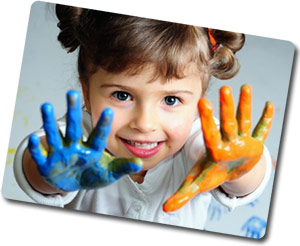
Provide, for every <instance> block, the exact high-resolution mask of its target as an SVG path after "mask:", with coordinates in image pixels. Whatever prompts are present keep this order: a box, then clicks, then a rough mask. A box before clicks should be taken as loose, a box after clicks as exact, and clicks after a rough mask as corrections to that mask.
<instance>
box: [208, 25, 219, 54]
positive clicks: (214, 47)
mask: <svg viewBox="0 0 300 246" xmlns="http://www.w3.org/2000/svg"><path fill="white" fill-rule="evenodd" d="M208 37H209V41H210V43H211V45H212V47H211V49H212V50H213V51H215V50H216V49H217V48H218V47H219V45H220V44H219V43H218V42H217V41H216V39H215V37H214V36H213V34H212V30H211V29H210V28H208Z"/></svg>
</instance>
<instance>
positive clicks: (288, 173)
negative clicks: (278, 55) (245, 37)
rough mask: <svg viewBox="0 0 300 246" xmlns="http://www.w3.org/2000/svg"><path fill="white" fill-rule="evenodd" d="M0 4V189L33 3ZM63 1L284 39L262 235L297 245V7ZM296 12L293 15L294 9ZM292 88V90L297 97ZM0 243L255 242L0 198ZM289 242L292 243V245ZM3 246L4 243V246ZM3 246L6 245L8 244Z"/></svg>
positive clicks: (265, 241) (281, 3) (256, 2)
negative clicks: (280, 109) (278, 128)
mask: <svg viewBox="0 0 300 246" xmlns="http://www.w3.org/2000/svg"><path fill="white" fill-rule="evenodd" d="M6 1H7V2H2V4H1V14H0V18H1V21H0V25H1V29H0V31H1V37H0V47H1V53H0V62H1V64H0V71H1V77H0V78H1V81H0V100H1V101H0V110H1V113H2V114H1V115H2V117H1V118H2V122H1V128H0V131H1V132H0V136H1V141H0V163H1V164H0V183H1V184H2V178H3V172H4V166H5V162H6V153H7V148H8V141H9V135H10V129H11V123H12V116H13V111H14V104H15V98H16V92H17V86H18V81H19V75H20V71H21V62H22V56H23V50H24V44H25V37H26V30H27V24H28V19H29V12H30V7H31V4H32V3H33V1H26V0H23V1H8V0H6ZM248 2H249V3H247V2H245V1H229V0H227V1H216V0H214V1H206V2H204V3H202V2H201V1H200V0H198V1H188V0H186V1H184V4H183V1H174V0H173V1H171V0H168V1H157V2H156V1H154V0H152V1H121V0H119V1H112V0H110V1H108V0H107V1H90V0H85V1H75V0H70V1H66V0H64V1H62V0H60V1H59V3H64V4H68V5H74V6H82V7H88V8H94V9H101V10H107V11H112V12H121V13H126V14H131V15H138V16H143V17H151V18H156V19H164V20H169V21H174V22H180V23H186V24H193V25H200V26H209V27H214V28H219V29H225V30H231V31H237V32H244V33H247V34H254V35H259V36H265V37H272V38H277V39H284V40H289V41H292V42H293V43H294V45H295V46H296V54H295V62H294V69H293V73H292V81H291V89H290V94H289V97H290V100H289V103H288V105H287V106H288V110H287V114H286V119H285V120H286V124H285V127H284V128H285V129H284V135H283V142H282V146H281V152H280V154H279V160H278V162H279V164H280V166H279V168H278V170H277V174H276V182H275V188H274V193H273V200H272V204H273V205H272V207H271V210H270V218H269V224H268V230H267V235H266V237H265V238H264V239H263V240H262V241H261V243H262V244H267V245H271V244H272V243H278V244H279V243H286V240H288V241H291V242H297V241H299V240H298V234H299V232H298V228H297V227H298V224H297V221H298V220H299V218H300V216H299V212H298V206H297V205H298V204H297V203H296V198H297V197H298V196H297V186H298V185H299V184H298V183H297V180H298V178H297V177H298V173H299V165H300V164H298V158H297V153H298V152H299V150H298V148H297V147H298V146H299V145H298V142H297V141H299V140H298V138H299V137H300V132H299V126H298V125H299V119H298V117H299V116H298V115H299V113H298V110H297V109H298V108H299V106H298V105H299V100H300V96H299V95H300V94H299V93H300V91H299V89H297V87H298V86H297V74H298V73H297V72H298V70H299V68H298V62H297V46H298V45H299V42H300V32H299V26H298V25H297V22H299V21H300V18H299V13H298V11H299V8H298V7H297V6H295V3H296V2H297V1H292V0H285V1H276V0H273V1H259V0H252V1H248ZM297 10H298V11H297ZM297 90H298V92H297ZM0 211H1V212H0V213H1V214H0V226H1V228H0V243H1V244H3V243H4V242H7V241H8V242H9V244H17V243H18V244H22V245H29V244H30V245H39V244H43V245H53V244H58V245H61V244H63V243H64V244H68V245H82V244H84V245H89V244H97V245H101V244H111V245H117V244H123V245H130V244H137V243H139V244H143V245H156V244H158V245H162V244H169V245H185V244H196V245H205V244H210V245H217V244H222V245H240V244H242V243H243V244H245V245H247V244H252V243H255V241H253V240H249V239H242V238H241V239H240V238H236V237H231V236H222V235H220V234H216V233H205V232H199V231H196V230H195V231H193V230H185V229H182V228H174V227H167V226H161V225H155V224H152V223H141V222H135V221H131V220H125V219H117V218H108V217H104V216H96V215H94V214H90V215H89V214H86V213H75V214H74V212H72V211H65V210H60V209H49V208H46V207H42V206H34V205H31V204H26V203H19V202H11V201H7V200H5V199H4V198H2V197H1V198H0ZM293 239H294V240H293ZM8 242H7V243H8ZM7 243H6V244H7Z"/></svg>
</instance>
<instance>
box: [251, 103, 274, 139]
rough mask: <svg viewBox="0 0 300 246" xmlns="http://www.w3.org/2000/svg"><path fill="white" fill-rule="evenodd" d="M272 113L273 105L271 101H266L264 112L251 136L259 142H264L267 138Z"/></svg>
mask: <svg viewBox="0 0 300 246" xmlns="http://www.w3.org/2000/svg"><path fill="white" fill-rule="evenodd" d="M273 115H274V106H273V104H272V103H271V102H267V103H266V106H265V108H264V112H263V114H262V116H261V118H260V120H259V122H258V123H257V125H256V127H255V129H254V131H253V134H252V136H253V138H255V139H257V140H259V141H261V142H264V141H265V140H266V139H267V137H268V134H269V131H270V129H271V125H272V120H273Z"/></svg>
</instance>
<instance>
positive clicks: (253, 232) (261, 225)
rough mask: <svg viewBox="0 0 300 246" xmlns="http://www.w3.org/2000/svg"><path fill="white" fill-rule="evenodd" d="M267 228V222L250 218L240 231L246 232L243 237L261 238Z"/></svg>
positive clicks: (256, 217)
mask: <svg viewBox="0 0 300 246" xmlns="http://www.w3.org/2000/svg"><path fill="white" fill-rule="evenodd" d="M266 226H267V222H266V221H265V220H263V219H261V218H260V217H258V216H252V217H250V219H248V220H247V221H246V223H245V224H244V225H243V226H242V228H241V230H242V231H246V233H245V236H246V237H251V238H261V237H262V236H263V232H264V230H265V228H266Z"/></svg>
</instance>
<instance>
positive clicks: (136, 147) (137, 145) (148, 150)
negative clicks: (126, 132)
mask: <svg viewBox="0 0 300 246" xmlns="http://www.w3.org/2000/svg"><path fill="white" fill-rule="evenodd" d="M120 139H121V141H122V142H123V144H124V145H125V147H126V148H127V149H128V150H129V151H130V152H131V153H132V154H133V155H135V156H137V157H140V158H148V157H151V156H154V155H155V154H157V153H158V152H159V150H160V149H161V147H162V145H163V143H164V141H159V142H150V141H134V140H128V139H124V138H120Z"/></svg>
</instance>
